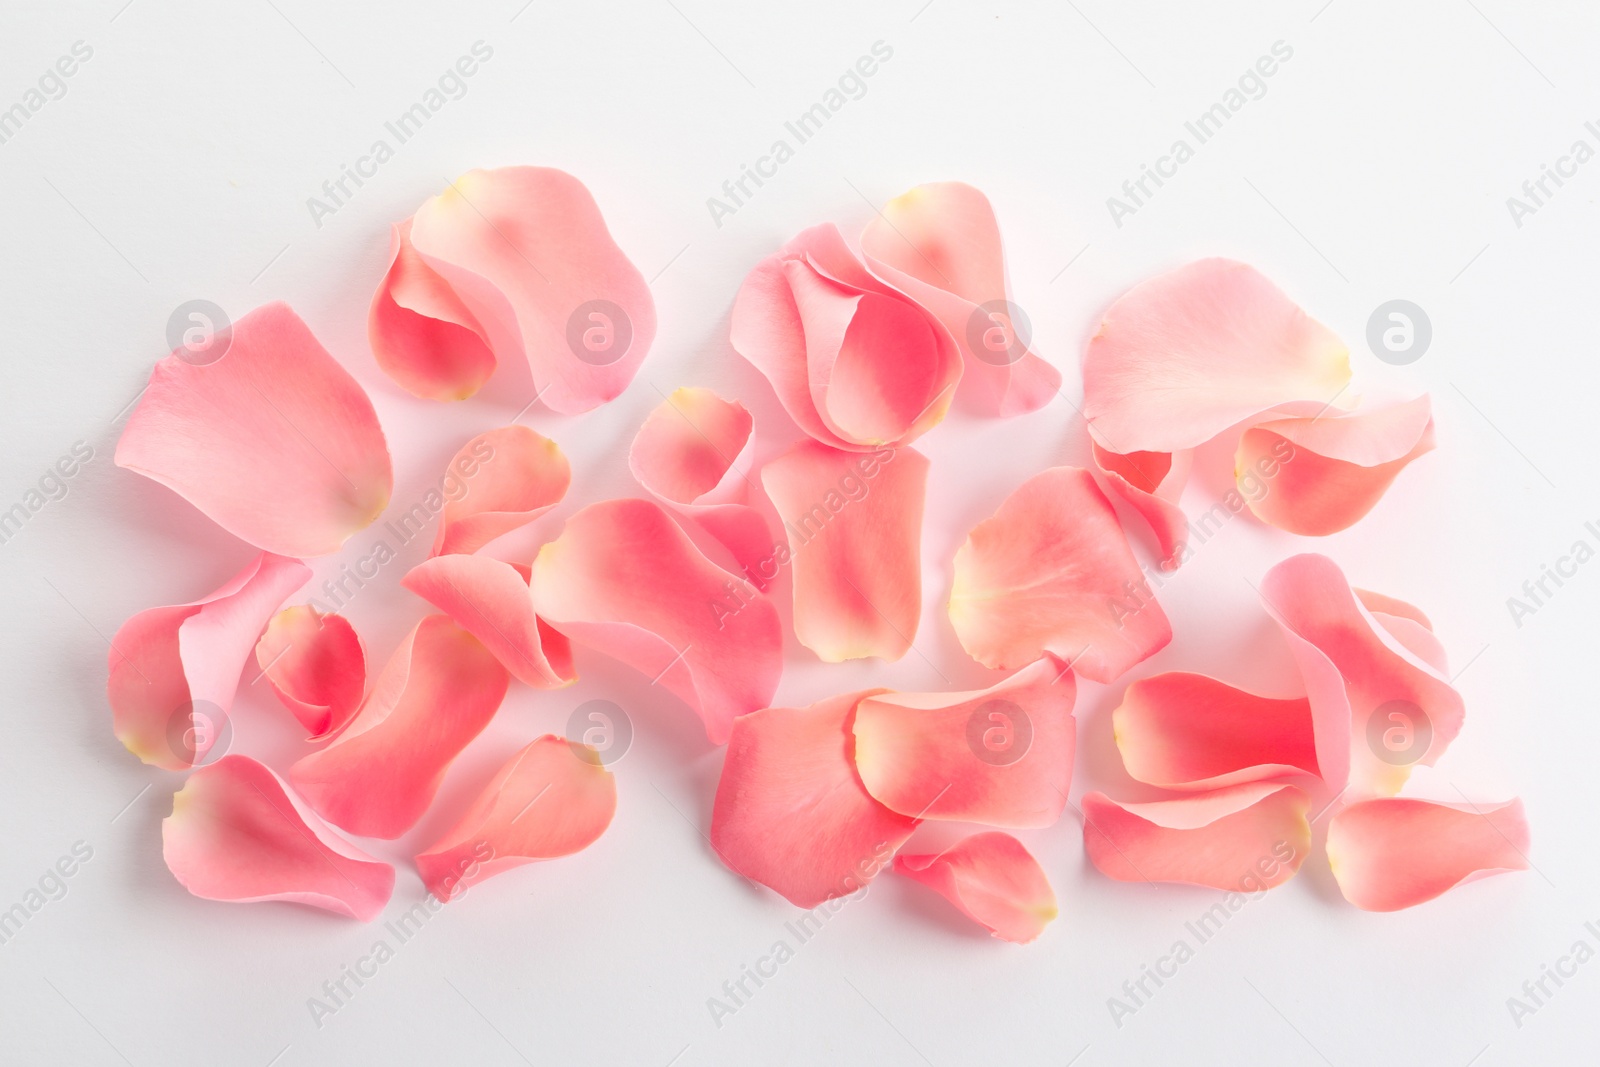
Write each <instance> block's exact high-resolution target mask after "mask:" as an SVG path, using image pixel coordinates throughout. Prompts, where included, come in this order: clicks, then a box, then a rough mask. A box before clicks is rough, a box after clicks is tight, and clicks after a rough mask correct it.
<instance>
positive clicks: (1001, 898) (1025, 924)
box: [894, 831, 1060, 945]
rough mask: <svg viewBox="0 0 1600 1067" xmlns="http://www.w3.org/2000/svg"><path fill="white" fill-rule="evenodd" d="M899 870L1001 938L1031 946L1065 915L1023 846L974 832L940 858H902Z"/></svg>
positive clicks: (898, 860)
mask: <svg viewBox="0 0 1600 1067" xmlns="http://www.w3.org/2000/svg"><path fill="white" fill-rule="evenodd" d="M894 872H895V873H896V874H903V875H905V876H906V877H907V878H911V879H914V880H916V881H918V882H921V883H922V884H923V885H925V886H927V887H928V888H930V889H932V890H934V891H935V892H937V893H939V894H940V895H941V896H943V897H944V898H945V899H946V900H948V901H950V903H952V904H954V905H955V906H956V907H957V908H959V909H960V910H961V914H963V915H965V916H966V917H967V918H969V919H971V920H972V921H973V922H975V923H977V924H978V925H980V926H982V927H984V928H985V929H987V930H988V931H989V932H990V933H991V934H993V935H994V936H995V937H998V938H1000V939H1001V940H1004V941H1013V942H1015V943H1017V944H1019V945H1025V944H1027V943H1028V942H1029V941H1032V940H1033V939H1034V938H1036V937H1038V936H1039V935H1040V934H1042V933H1044V928H1045V927H1046V926H1048V925H1049V924H1050V922H1051V921H1052V920H1053V919H1055V917H1056V915H1058V914H1059V913H1060V909H1059V908H1058V907H1057V906H1056V894H1055V891H1054V890H1052V889H1051V888H1050V880H1049V879H1048V878H1046V877H1045V873H1044V869H1043V868H1042V867H1040V866H1039V861H1038V860H1036V859H1034V858H1033V856H1032V855H1031V854H1030V853H1029V852H1028V850H1027V849H1026V848H1024V847H1023V846H1022V842H1020V841H1018V840H1017V839H1016V838H1014V837H1012V836H1011V835H1010V834H1003V833H1000V832H999V831H991V832H989V833H982V834H973V835H972V836H971V837H966V838H963V839H961V840H960V841H958V842H956V843H955V844H954V845H951V846H950V847H949V848H947V849H945V850H944V851H943V852H940V853H938V854H937V855H923V856H904V855H902V856H896V857H895V858H894Z"/></svg>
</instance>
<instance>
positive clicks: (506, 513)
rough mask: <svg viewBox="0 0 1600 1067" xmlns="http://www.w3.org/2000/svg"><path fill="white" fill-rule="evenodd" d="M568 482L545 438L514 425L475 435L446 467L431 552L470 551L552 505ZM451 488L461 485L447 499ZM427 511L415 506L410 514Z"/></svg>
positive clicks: (557, 449) (563, 463) (564, 466)
mask: <svg viewBox="0 0 1600 1067" xmlns="http://www.w3.org/2000/svg"><path fill="white" fill-rule="evenodd" d="M571 484H572V467H571V465H570V464H568V463H567V457H566V455H565V454H563V453H562V451H561V446H560V445H558V444H556V443H555V442H554V441H552V440H550V438H548V437H544V436H541V435H540V434H537V433H535V432H534V431H532V430H530V429H528V428H527V427H526V426H516V425H512V426H502V427H500V428H499V429H496V430H489V431H486V432H484V433H481V434H479V435H478V436H477V437H474V438H473V439H472V440H470V441H468V442H467V443H466V444H465V445H464V446H462V449H461V451H459V452H457V453H456V455H455V458H454V459H452V460H451V461H450V466H449V467H448V468H446V471H445V480H444V488H445V493H446V496H445V502H444V511H443V514H442V515H441V516H440V519H439V533H438V536H437V537H435V538H434V542H433V552H432V554H433V555H435V556H443V555H447V554H449V553H453V552H476V551H477V550H478V549H480V548H482V547H483V546H484V545H486V544H488V543H489V542H490V541H493V540H494V539H495V538H496V537H499V536H500V535H501V534H506V533H510V532H511V531H512V530H515V529H516V528H517V527H519V526H525V525H527V524H528V523H530V522H532V521H533V520H534V519H536V518H538V517H539V516H540V515H543V514H544V513H545V512H547V511H549V510H550V509H551V508H553V507H555V506H556V505H557V504H559V503H560V502H561V499H562V498H563V497H565V496H566V495H567V487H568V486H569V485H571ZM452 486H460V487H461V489H460V494H459V495H452ZM427 510H428V509H427V507H426V505H423V504H418V505H417V506H416V507H415V508H413V509H412V512H414V513H424V512H427ZM401 521H402V522H403V521H404V517H402V519H401ZM422 521H426V517H425V516H424V517H423V518H422Z"/></svg>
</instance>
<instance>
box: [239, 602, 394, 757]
mask: <svg viewBox="0 0 1600 1067" xmlns="http://www.w3.org/2000/svg"><path fill="white" fill-rule="evenodd" d="M256 665H257V666H258V667H260V668H261V673H262V675H263V676H264V677H265V679H266V682H267V684H268V685H270V686H271V687H272V691H273V692H274V693H276V694H277V697H278V699H279V700H280V701H282V702H283V706H284V707H286V708H288V709H289V710H290V711H292V712H294V717H295V718H297V719H299V720H300V725H302V726H304V727H305V728H306V729H307V730H308V731H309V732H310V735H311V737H310V739H311V740H313V741H316V740H320V739H321V738H324V737H327V736H328V735H330V734H333V733H337V732H338V731H339V730H340V729H341V728H342V727H343V726H344V724H345V723H347V722H349V721H350V717H351V716H352V715H354V714H355V713H356V709H357V708H358V707H360V706H361V698H362V696H363V695H364V694H365V692H366V688H367V654H366V652H365V651H364V650H363V649H362V647H361V638H360V637H358V636H356V631H355V627H353V626H351V625H350V620H349V619H346V618H345V617H344V616H343V615H338V614H335V613H333V612H329V613H327V614H323V613H322V612H319V611H318V610H317V609H316V608H314V607H311V606H310V605H309V604H297V605H295V606H294V607H290V608H284V609H283V610H282V611H280V612H278V614H276V615H274V616H273V617H272V621H271V622H269V623H267V630H266V632H265V633H263V634H262V635H261V640H259V641H257V642H256Z"/></svg>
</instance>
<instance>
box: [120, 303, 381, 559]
mask: <svg viewBox="0 0 1600 1067" xmlns="http://www.w3.org/2000/svg"><path fill="white" fill-rule="evenodd" d="M116 462H117V466H119V467H126V468H128V469H129V470H133V471H138V472H139V473H140V474H143V475H145V476H146V477H148V478H153V479H155V480H156V481H158V482H160V483H161V484H162V485H165V486H166V487H167V488H169V489H172V490H173V491H175V492H176V493H178V494H179V495H180V496H182V497H183V498H184V499H185V500H187V501H189V503H191V504H193V505H194V506H195V507H197V508H199V509H200V510H201V511H202V512H204V513H205V514H206V515H207V516H209V517H210V518H211V519H212V520H213V521H215V522H216V523H217V524H218V525H219V526H221V527H222V528H223V529H225V530H227V531H228V532H229V533H231V534H233V535H234V536H236V537H239V538H241V539H242V540H244V541H248V542H249V543H250V544H252V545H255V546H256V547H258V548H262V549H265V550H267V551H268V552H275V553H277V554H279V555H284V556H297V557H302V556H323V555H327V554H328V553H330V552H335V551H337V550H338V549H339V547H340V546H341V545H343V544H344V543H345V541H346V540H347V539H348V538H349V537H350V535H351V534H353V533H355V532H356V531H358V530H361V529H364V528H365V527H366V526H368V525H369V524H370V523H371V522H372V520H373V519H376V518H377V517H378V515H379V514H381V513H382V512H383V509H384V508H385V507H387V506H388V504H389V493H390V490H391V489H393V487H394V472H393V471H392V470H391V468H390V466H389V446H388V445H387V443H385V441H384V438H383V430H382V428H381V427H379V425H378V416H377V414H376V413H375V412H374V411H373V410H372V401H370V400H368V399H367V394H366V393H364V392H362V390H361V386H360V385H359V384H357V383H356V380H355V379H354V378H352V377H350V374H349V372H347V371H346V370H345V369H344V368H343V367H341V366H339V364H338V363H337V362H335V360H334V358H333V357H332V356H330V355H329V354H328V350H327V349H325V348H323V347H322V345H320V344H318V343H317V339H316V338H315V337H313V336H312V335H311V330H310V329H309V328H308V327H307V326H306V324H305V323H304V322H302V321H300V317H299V316H298V315H296V314H295V313H294V312H293V311H291V310H289V306H288V305H287V304H267V305H265V306H263V307H259V308H256V309H255V310H254V311H252V312H250V314H248V315H246V316H245V317H244V318H242V319H240V320H239V321H238V322H236V323H234V324H233V326H232V340H231V342H230V343H229V345H228V346H227V349H226V351H225V352H224V353H223V355H222V357H221V358H220V359H217V360H216V361H215V362H212V363H207V364H204V365H200V364H196V363H191V362H189V361H188V360H187V359H186V358H185V357H184V356H182V355H180V354H179V353H177V352H175V353H173V354H172V355H170V356H168V357H167V358H166V359H163V360H162V361H161V362H159V363H157V364H156V367H155V370H154V371H152V372H151V374H150V384H149V386H147V387H146V389H145V392H144V395H143V396H142V397H141V398H140V400H139V406H138V407H136V408H135V409H134V411H133V414H132V415H131V416H129V418H128V424H127V426H126V427H124V429H123V431H122V439H121V440H119V441H118V442H117V460H116Z"/></svg>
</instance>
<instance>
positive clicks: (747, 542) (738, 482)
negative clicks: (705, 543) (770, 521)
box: [628, 387, 777, 592]
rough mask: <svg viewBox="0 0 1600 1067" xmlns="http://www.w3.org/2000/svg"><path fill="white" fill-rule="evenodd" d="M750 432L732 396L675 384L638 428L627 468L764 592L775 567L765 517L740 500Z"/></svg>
mask: <svg viewBox="0 0 1600 1067" xmlns="http://www.w3.org/2000/svg"><path fill="white" fill-rule="evenodd" d="M754 429H755V420H754V419H752V418H751V417H750V413H749V412H748V411H746V410H745V406H744V405H743V404H741V403H739V402H738V401H737V400H724V399H722V397H720V396H718V395H717V394H716V393H714V392H712V391H711V390H710V389H700V388H687V387H686V388H682V389H675V390H673V393H672V395H671V396H669V397H667V399H665V400H663V401H662V402H661V403H660V404H658V405H657V406H656V407H655V409H654V410H653V411H651V412H650V414H649V416H648V417H647V418H646V419H645V420H644V425H643V426H641V427H639V432H638V434H636V435H635V436H634V438H633V445H632V446H631V447H630V448H629V449H628V469H629V470H631V471H632V472H633V476H634V478H635V479H637V480H638V482H639V484H640V485H642V486H643V487H644V488H645V489H646V490H648V491H649V493H650V495H652V496H654V497H655V498H656V499H657V500H660V501H662V502H663V503H665V504H667V505H668V506H669V507H672V508H674V509H675V510H677V511H678V512H679V513H680V514H683V515H687V516H690V517H692V518H694V519H696V520H697V521H698V522H699V524H700V526H701V527H702V528H703V529H705V531H706V532H707V533H709V534H711V536H712V537H714V538H716V539H717V540H718V541H719V542H721V543H722V545H723V547H725V548H726V549H727V550H728V551H729V552H730V553H731V554H732V556H733V559H734V562H735V563H736V564H737V565H738V567H739V569H740V570H741V571H742V572H743V573H744V576H745V577H746V578H747V579H749V581H750V582H751V584H753V585H754V586H755V587H756V588H757V589H760V590H762V591H763V592H765V591H766V588H767V585H768V584H769V582H770V581H771V579H772V578H773V577H775V576H776V574H777V571H776V569H775V567H773V565H772V562H771V561H772V557H773V552H774V548H775V545H774V544H773V540H772V531H771V530H770V529H768V527H767V520H766V519H764V518H762V516H761V513H760V512H759V511H757V510H756V509H755V508H753V507H750V506H748V504H747V503H746V501H747V499H748V496H749V485H750V478H749V475H747V474H746V473H745V468H747V467H748V466H749V458H748V457H749V452H750V443H751V441H752V440H753V439H754V438H753V431H754Z"/></svg>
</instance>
